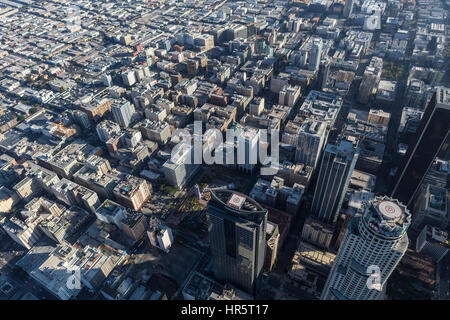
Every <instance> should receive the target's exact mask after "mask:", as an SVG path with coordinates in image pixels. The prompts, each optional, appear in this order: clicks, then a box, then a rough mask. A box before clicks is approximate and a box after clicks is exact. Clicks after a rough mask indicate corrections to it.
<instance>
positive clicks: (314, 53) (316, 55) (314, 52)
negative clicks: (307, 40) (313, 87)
mask: <svg viewBox="0 0 450 320" xmlns="http://www.w3.org/2000/svg"><path fill="white" fill-rule="evenodd" d="M321 57H322V39H321V38H316V39H314V40H313V43H312V46H311V54H310V56H309V63H308V69H309V70H313V71H317V70H318V69H319V65H320V59H321Z"/></svg>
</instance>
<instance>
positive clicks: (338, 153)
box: [311, 140, 359, 224]
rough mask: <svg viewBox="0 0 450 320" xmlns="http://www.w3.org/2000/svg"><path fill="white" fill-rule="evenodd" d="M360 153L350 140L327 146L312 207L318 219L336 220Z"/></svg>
mask: <svg viewBox="0 0 450 320" xmlns="http://www.w3.org/2000/svg"><path fill="white" fill-rule="evenodd" d="M358 155H359V148H357V147H355V146H354V145H353V143H352V142H350V141H345V140H343V141H341V143H340V144H339V145H338V146H335V145H332V144H328V145H327V146H326V148H325V151H324V153H323V156H322V162H321V164H320V171H319V176H318V178H317V183H316V189H315V191H314V198H313V202H312V207H311V211H312V214H313V216H315V218H316V219H318V220H320V221H322V222H324V223H327V224H334V223H335V222H336V220H337V217H338V213H339V210H340V208H341V205H342V202H343V200H344V196H345V191H346V190H347V187H348V184H349V182H350V178H351V176H352V172H353V169H354V168H355V164H356V160H357V159H358Z"/></svg>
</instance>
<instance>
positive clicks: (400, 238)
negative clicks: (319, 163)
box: [321, 197, 411, 300]
mask: <svg viewBox="0 0 450 320" xmlns="http://www.w3.org/2000/svg"><path fill="white" fill-rule="evenodd" d="M410 223H411V215H410V213H409V211H408V210H407V209H406V206H404V205H403V204H401V203H400V202H398V201H397V200H394V199H391V198H388V197H377V198H375V199H374V200H372V202H370V203H368V205H366V207H365V209H364V212H363V214H362V216H361V215H359V216H356V217H355V218H353V219H352V220H351V222H350V224H349V226H348V229H347V232H346V234H345V236H344V240H343V241H342V245H341V247H340V248H339V252H338V254H337V256H336V260H335V261H334V265H333V267H332V269H331V272H330V274H329V275H328V279H327V281H326V283H325V287H324V290H323V291H322V295H321V299H322V300H348V299H350V300H378V299H382V298H383V295H384V289H385V286H386V281H387V279H388V278H389V276H390V275H391V273H392V271H393V270H394V269H395V267H396V266H397V264H398V263H399V261H400V259H401V258H402V257H403V255H404V254H405V252H406V250H407V248H408V236H407V234H406V230H407V229H408V227H409V224H410Z"/></svg>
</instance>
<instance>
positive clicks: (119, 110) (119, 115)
mask: <svg viewBox="0 0 450 320" xmlns="http://www.w3.org/2000/svg"><path fill="white" fill-rule="evenodd" d="M134 111H135V110H134V106H133V105H132V104H131V103H130V102H129V101H126V102H123V103H117V104H116V103H114V104H111V112H112V113H113V116H114V119H115V120H116V122H117V123H118V124H119V125H120V126H121V127H123V128H127V127H128V125H129V124H130V121H131V117H132V116H133V114H134Z"/></svg>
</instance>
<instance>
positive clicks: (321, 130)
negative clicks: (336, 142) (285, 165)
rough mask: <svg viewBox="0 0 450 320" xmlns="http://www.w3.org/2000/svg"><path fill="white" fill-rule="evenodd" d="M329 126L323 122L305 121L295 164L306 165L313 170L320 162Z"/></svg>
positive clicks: (299, 136) (299, 138)
mask: <svg viewBox="0 0 450 320" xmlns="http://www.w3.org/2000/svg"><path fill="white" fill-rule="evenodd" d="M327 133H328V132H327V125H326V123H325V122H322V121H314V120H305V122H303V123H302V126H301V128H300V132H299V134H298V144H297V149H296V152H295V162H297V163H304V164H305V165H307V166H311V167H313V168H315V167H316V165H317V162H318V161H319V156H320V153H321V152H322V149H323V146H324V142H325V140H326V135H327Z"/></svg>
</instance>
